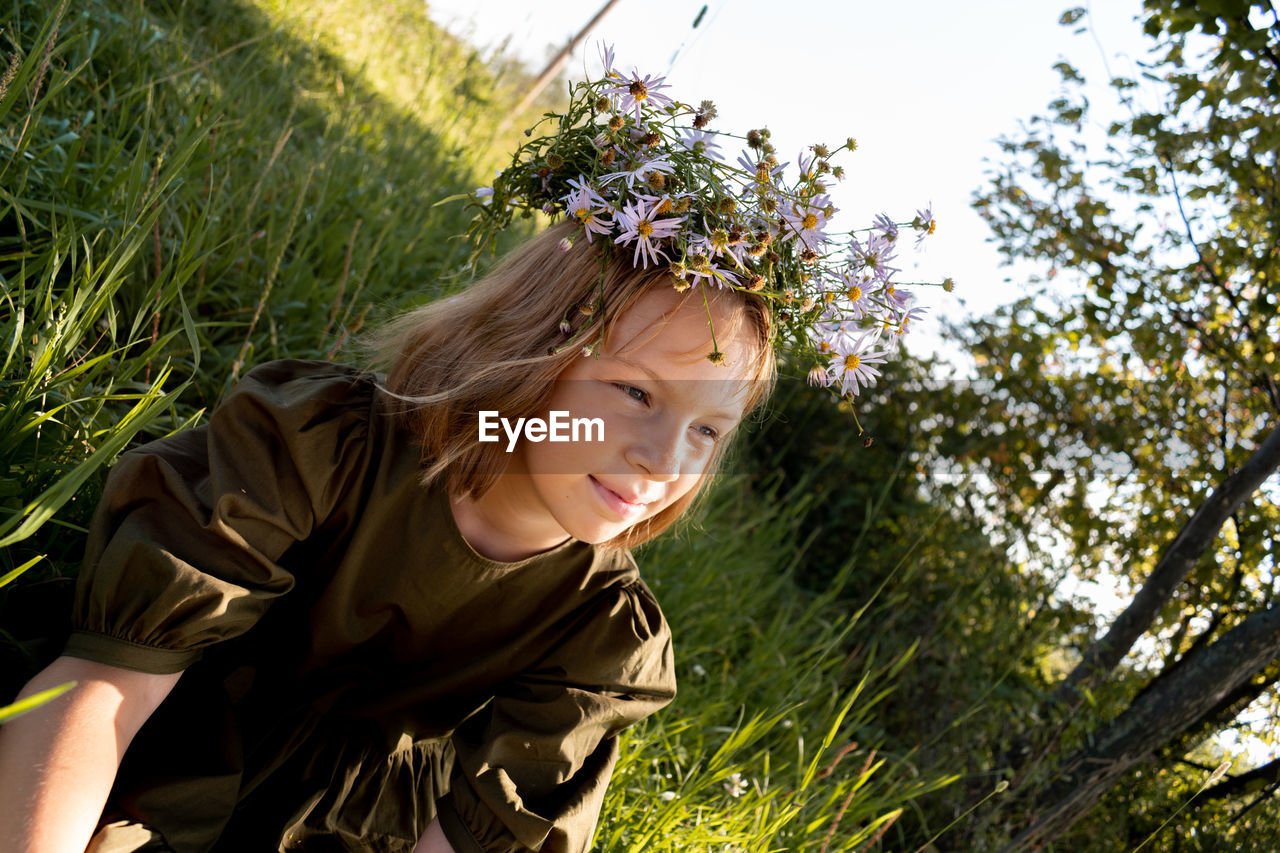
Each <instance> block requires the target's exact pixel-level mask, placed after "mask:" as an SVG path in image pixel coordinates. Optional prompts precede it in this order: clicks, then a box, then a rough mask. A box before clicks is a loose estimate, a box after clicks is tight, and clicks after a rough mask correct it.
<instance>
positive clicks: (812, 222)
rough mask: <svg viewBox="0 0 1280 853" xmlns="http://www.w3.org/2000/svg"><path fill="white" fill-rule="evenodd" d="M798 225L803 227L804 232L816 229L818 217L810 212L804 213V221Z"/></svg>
mask: <svg viewBox="0 0 1280 853" xmlns="http://www.w3.org/2000/svg"><path fill="white" fill-rule="evenodd" d="M800 224H801V225H803V226H804V227H805V230H809V229H811V228H816V227H817V225H818V217H817V216H815V215H814V214H813V213H812V212H809V213H806V214H805V216H804V219H802V220H801V221H800Z"/></svg>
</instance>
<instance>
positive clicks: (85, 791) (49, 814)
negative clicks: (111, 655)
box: [0, 655, 181, 853]
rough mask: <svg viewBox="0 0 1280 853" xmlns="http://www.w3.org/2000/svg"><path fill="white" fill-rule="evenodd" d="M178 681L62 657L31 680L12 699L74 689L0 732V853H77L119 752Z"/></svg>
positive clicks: (103, 800)
mask: <svg viewBox="0 0 1280 853" xmlns="http://www.w3.org/2000/svg"><path fill="white" fill-rule="evenodd" d="M180 675H181V673H175V674H173V675H151V674H149V673H143V672H134V671H132V670H127V669H120V668H119V667H114V666H109V665H107V664H102V663H95V662H93V661H88V660H82V659H80V658H74V657H67V656H65V655H64V656H63V657H60V658H58V659H57V660H55V661H54V662H53V663H51V664H50V665H49V666H47V667H46V668H45V669H44V670H42V671H41V672H40V673H39V674H37V675H36V677H35V678H33V679H31V681H30V682H29V683H28V684H27V686H26V687H24V688H23V689H22V692H21V693H19V694H18V698H20V699H21V698H24V697H26V696H30V695H32V694H34V693H38V692H40V691H41V690H48V689H49V688H52V687H57V686H58V685H59V684H65V683H66V682H68V681H75V682H77V686H76V687H75V688H73V689H72V690H70V691H68V692H67V693H65V694H63V695H62V696H59V697H57V698H55V699H53V700H52V701H50V702H49V703H47V704H45V705H42V706H40V707H39V708H37V709H35V710H34V711H31V712H29V713H27V714H25V715H23V716H21V717H18V718H17V719H15V720H12V721H10V722H8V723H6V724H5V725H3V726H0V850H6V851H16V853H35V851H39V853H62V851H67V853H83V851H84V849H85V847H86V846H87V845H88V843H89V838H90V837H91V836H92V835H93V832H94V829H95V828H96V826H97V823H98V818H99V816H100V815H101V814H102V807H103V805H104V804H105V803H106V800H107V794H108V793H110V791H111V783H112V782H113V781H114V779H115V775H116V769H117V768H118V767H119V765H120V759H121V757H122V756H123V755H124V751H125V750H126V749H127V748H128V746H129V742H130V741H132V740H133V736H134V735H135V734H137V732H138V729H140V728H141V727H142V724H143V723H144V722H146V720H147V718H148V717H150V716H151V714H152V712H153V711H155V709H156V708H157V707H158V706H159V705H160V702H161V701H163V699H164V697H165V696H167V695H169V691H170V690H172V689H173V685H174V684H176V683H177V682H178V677H179V676H180Z"/></svg>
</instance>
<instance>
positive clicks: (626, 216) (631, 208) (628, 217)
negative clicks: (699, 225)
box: [614, 201, 685, 269]
mask: <svg viewBox="0 0 1280 853" xmlns="http://www.w3.org/2000/svg"><path fill="white" fill-rule="evenodd" d="M653 208H654V205H653V204H652V203H647V202H644V201H635V202H632V203H631V204H628V205H627V206H626V207H624V208H622V209H621V210H619V211H618V212H617V213H616V214H615V216H614V218H615V219H616V220H617V223H618V227H619V229H620V230H619V232H618V236H617V237H616V238H615V240H614V242H615V243H617V244H618V245H620V246H625V245H627V244H628V243H630V242H631V241H632V240H634V241H636V251H635V255H634V256H632V259H631V263H632V265H634V264H636V263H637V262H639V260H640V258H642V257H643V258H644V265H643V266H644V268H645V269H648V268H649V261H650V260H652V261H653V262H654V263H655V264H656V263H657V262H658V259H659V258H661V259H662V260H664V261H665V260H667V256H666V255H665V254H664V253H663V252H662V250H661V249H659V248H658V246H657V242H658V241H659V240H662V239H665V238H667V237H672V236H674V235H675V234H676V232H677V231H678V230H679V228H680V223H682V222H684V219H685V218H684V217H683V216H675V217H668V218H666V219H658V218H656V215H655V214H654V213H653Z"/></svg>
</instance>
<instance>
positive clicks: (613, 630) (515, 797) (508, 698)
mask: <svg viewBox="0 0 1280 853" xmlns="http://www.w3.org/2000/svg"><path fill="white" fill-rule="evenodd" d="M584 610H585V611H586V612H584V613H582V614H580V616H579V619H578V620H577V621H576V623H575V624H574V625H572V626H570V629H569V630H568V632H567V634H566V638H565V640H564V641H563V642H562V643H561V644H560V645H559V646H558V647H557V648H556V650H555V651H554V652H553V653H552V654H551V655H549V656H548V657H547V658H546V659H545V660H543V661H542V662H541V663H540V664H539V665H538V666H536V667H534V668H533V669H531V670H530V671H527V672H525V673H523V674H522V675H521V676H520V677H518V678H516V679H513V680H512V681H511V682H509V683H508V684H506V685H505V686H504V688H503V689H502V690H501V691H499V693H498V694H497V695H496V696H495V697H494V699H493V700H492V701H491V702H490V703H489V704H488V705H486V706H485V707H484V708H483V709H482V710H481V711H479V712H478V713H477V714H475V715H474V716H472V717H470V718H468V720H467V721H466V722H464V723H463V724H462V726H460V727H459V728H458V730H457V731H455V732H454V736H453V745H454V750H455V752H456V754H457V760H456V762H455V765H454V771H453V776H452V778H451V780H450V792H449V794H448V795H446V796H445V797H443V798H441V799H440V801H439V802H438V803H437V805H438V813H439V818H440V825H441V829H443V830H444V833H445V836H446V837H447V838H448V839H449V842H450V843H451V844H452V845H453V848H454V850H455V851H457V853H517V852H518V851H519V852H520V853H523V852H524V851H530V850H533V851H540V853H582V851H585V850H586V849H587V846H588V845H589V844H590V843H591V836H592V834H593V833H594V832H595V825H596V821H597V819H598V817H599V814H600V805H601V802H602V801H603V799H604V792H605V787H606V786H607V785H608V783H609V775H610V773H611V772H612V771H613V765H614V762H615V761H616V760H617V756H618V742H617V736H618V733H619V732H620V731H621V730H622V729H623V728H625V727H626V726H628V725H630V724H631V723H634V722H636V721H637V720H640V719H642V718H644V717H646V716H648V715H649V714H652V713H653V712H654V711H656V710H658V709H659V708H661V707H662V706H664V705H666V704H667V703H668V702H670V701H671V700H672V698H674V696H675V669H674V666H673V664H672V655H671V635H670V632H669V630H668V628H667V623H666V621H665V619H663V616H662V612H661V611H660V610H659V609H658V604H657V602H656V601H655V600H654V598H653V595H652V593H651V592H650V591H649V590H648V588H647V587H646V586H645V585H644V584H643V583H642V582H640V581H639V580H636V581H634V582H632V583H630V584H628V585H626V586H624V587H621V588H618V589H615V590H612V591H611V592H609V593H607V594H605V595H603V596H602V597H601V599H600V600H598V601H596V602H594V603H593V604H592V605H591V606H590V607H588V608H584Z"/></svg>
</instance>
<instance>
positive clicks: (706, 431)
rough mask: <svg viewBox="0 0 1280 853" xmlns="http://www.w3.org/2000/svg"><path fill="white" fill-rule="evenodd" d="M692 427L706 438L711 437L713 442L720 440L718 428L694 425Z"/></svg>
mask: <svg viewBox="0 0 1280 853" xmlns="http://www.w3.org/2000/svg"><path fill="white" fill-rule="evenodd" d="M694 429H696V430H697V431H698V432H699V433H700V434H701V435H705V436H706V437H707V438H709V439H711V441H713V442H716V441H719V440H720V430H718V429H716V428H715V427H710V426H698V427H694Z"/></svg>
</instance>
